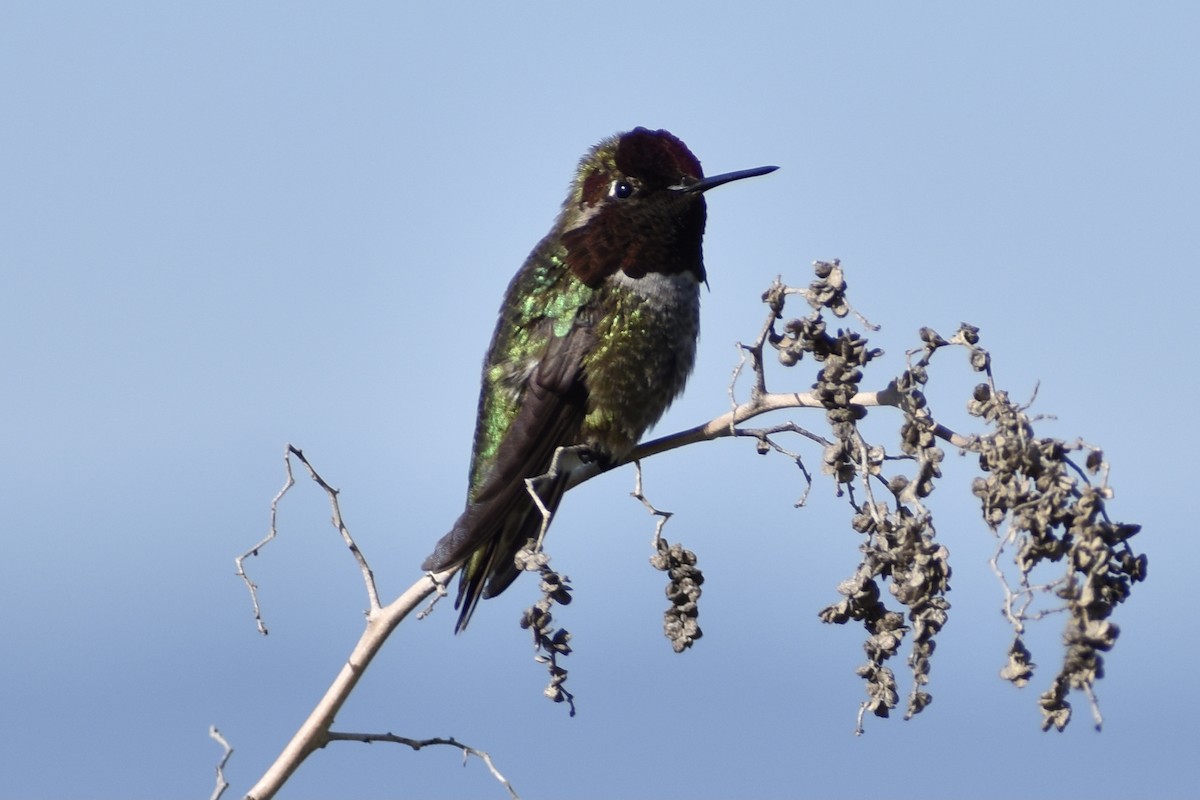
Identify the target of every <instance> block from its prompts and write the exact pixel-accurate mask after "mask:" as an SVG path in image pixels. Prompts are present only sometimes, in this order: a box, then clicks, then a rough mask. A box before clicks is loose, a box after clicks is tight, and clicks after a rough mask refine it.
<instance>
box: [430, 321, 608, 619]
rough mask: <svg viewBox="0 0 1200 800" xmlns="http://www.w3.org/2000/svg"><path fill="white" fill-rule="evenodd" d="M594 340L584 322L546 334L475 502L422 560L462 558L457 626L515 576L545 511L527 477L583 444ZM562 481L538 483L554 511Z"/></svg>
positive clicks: (438, 564)
mask: <svg viewBox="0 0 1200 800" xmlns="http://www.w3.org/2000/svg"><path fill="white" fill-rule="evenodd" d="M592 342H593V333H592V330H591V328H590V326H586V325H583V324H578V325H576V326H575V327H574V328H572V329H571V331H570V332H569V333H568V334H567V335H566V336H563V337H554V338H552V339H551V340H550V341H549V343H548V344H547V347H546V350H545V351H544V353H543V355H542V357H541V358H540V359H538V362H537V365H536V366H535V367H534V369H533V371H532V373H531V374H530V376H529V381H528V385H527V387H526V389H525V392H524V393H523V396H522V401H521V407H520V409H519V411H518V412H517V415H516V418H515V419H514V420H513V422H512V424H511V425H510V426H509V428H508V431H507V433H506V435H505V437H504V439H503V440H502V442H501V443H500V446H499V448H498V450H497V452H496V457H495V461H494V463H493V464H492V465H491V468H490V469H489V470H488V473H487V477H486V478H485V479H484V480H483V483H482V485H480V486H479V488H478V490H477V491H476V492H475V493H474V500H473V502H471V503H470V504H469V505H468V506H467V509H466V510H465V511H464V512H463V514H462V516H460V517H459V518H458V521H457V522H455V523H454V527H452V528H451V529H450V532H449V533H447V534H446V535H445V536H443V537H442V539H441V541H439V542H438V544H437V548H436V549H435V550H434V553H433V555H431V556H430V557H429V558H428V559H426V561H425V563H424V564H423V565H422V568H423V569H427V570H433V571H437V570H442V569H446V568H448V567H451V566H454V565H456V564H463V563H465V567H464V569H463V575H462V579H461V583H460V585H459V594H458V601H457V603H456V606H457V607H461V609H462V611H461V614H460V617H459V622H458V626H457V630H462V629H463V628H464V627H466V624H467V622H468V621H469V620H470V618H471V613H472V612H473V611H474V609H475V605H476V604H477V603H478V602H479V600H480V598H481V597H494V596H496V595H498V594H500V593H501V592H502V591H504V590H505V589H506V588H508V586H509V584H511V583H512V582H513V580H515V579H516V577H517V575H518V574H519V571H518V570H517V568H516V566H515V565H514V563H513V558H514V556H515V555H516V554H517V551H518V550H520V549H521V548H522V547H523V546H524V545H525V543H526V542H527V541H528V540H529V539H530V538H535V537H536V536H537V534H538V531H539V530H540V528H541V524H542V515H541V512H540V511H539V510H538V508H537V506H536V505H535V504H534V503H533V500H532V498H531V497H530V496H529V492H528V489H527V488H526V485H525V480H526V479H527V478H534V477H538V476H541V475H545V474H546V473H547V472H548V470H549V469H550V464H551V461H552V460H553V458H554V453H555V451H556V450H557V449H558V448H559V447H565V446H571V445H577V444H581V442H580V441H579V440H578V437H579V433H580V430H581V428H582V426H583V419H584V416H585V415H586V413H587V392H586V389H585V387H584V384H583V376H582V364H583V356H584V355H585V354H586V353H587V352H588V351H589V350H590V349H591V346H592ZM565 482H566V476H565V475H563V476H560V477H559V478H557V479H550V480H547V481H545V482H543V484H542V485H541V486H540V487H539V490H538V494H539V497H540V498H541V500H542V503H543V504H544V505H545V506H546V508H547V509H549V510H550V511H551V512H553V511H554V510H555V509H556V508H557V507H558V503H559V501H560V500H561V498H562V494H563V490H564V488H565Z"/></svg>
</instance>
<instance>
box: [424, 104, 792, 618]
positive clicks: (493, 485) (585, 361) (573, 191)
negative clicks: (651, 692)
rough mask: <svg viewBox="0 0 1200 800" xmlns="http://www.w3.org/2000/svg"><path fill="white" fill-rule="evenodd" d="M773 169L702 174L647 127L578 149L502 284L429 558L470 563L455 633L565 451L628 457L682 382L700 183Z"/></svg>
mask: <svg viewBox="0 0 1200 800" xmlns="http://www.w3.org/2000/svg"><path fill="white" fill-rule="evenodd" d="M775 169H777V168H776V167H773V166H771V167H757V168H754V169H747V170H740V171H738V172H727V173H724V174H721V175H715V176H713V177H709V178H706V177H704V172H703V170H702V169H701V168H700V162H699V161H698V160H697V159H696V157H695V156H694V155H692V152H691V151H690V150H689V149H688V148H687V145H685V144H684V143H683V142H682V141H680V140H679V139H678V138H676V137H675V136H673V135H672V134H671V133H669V132H667V131H665V130H657V131H654V130H648V129H646V128H635V129H634V130H632V131H629V132H627V133H622V134H618V135H616V136H612V137H609V138H607V139H604V140H603V141H601V142H600V143H598V144H597V145H595V146H594V147H593V148H592V149H591V150H589V151H588V152H587V154H586V155H584V157H583V158H582V159H581V160H580V162H579V166H578V168H577V169H576V171H575V177H574V180H572V182H571V186H570V191H569V193H568V195H567V199H566V201H565V202H564V203H563V206H562V211H561V212H560V213H559V215H558V218H557V220H556V221H555V223H554V226H553V227H552V228H551V230H550V233H549V234H548V235H547V236H546V237H545V238H544V239H542V240H541V241H540V242H539V243H538V244H537V246H536V247H534V249H533V252H532V253H530V254H529V257H528V258H527V259H526V260H525V263H524V264H523V265H522V266H521V269H520V270H519V271H518V272H517V274H516V275H515V276H514V277H513V279H512V282H511V283H510V284H509V286H508V290H507V291H506V292H505V296H504V302H503V305H502V306H501V307H500V313H499V320H498V321H497V323H496V330H495V333H494V334H493V335H492V342H491V346H490V347H489V348H488V352H487V356H486V357H485V359H484V362H483V381H482V388H481V390H480V394H479V411H478V418H477V421H476V425H475V442H474V451H473V454H472V458H471V465H470V471H469V476H468V478H469V480H468V491H467V504H466V509H465V510H464V511H463V513H462V515H461V516H460V517H459V518H458V520H457V521H456V522H455V523H454V527H452V528H451V529H450V531H449V532H448V533H447V534H446V535H445V536H443V537H442V539H441V540H440V541H439V542H438V544H437V546H436V549H435V550H434V552H433V554H432V555H430V556H429V558H427V559H426V560H425V562H424V564H423V565H422V569H425V570H428V571H433V572H436V571H441V570H444V569H449V568H451V567H456V566H461V568H462V569H461V577H460V579H459V589H458V598H457V601H456V602H455V608H458V609H460V614H459V618H458V623H457V625H456V626H455V632H459V631H462V630H463V629H464V628H466V626H467V623H468V622H469V621H470V619H471V615H472V614H473V613H474V611H475V607H476V605H477V604H478V603H479V600H480V599H481V598H485V597H495V596H496V595H498V594H500V593H501V592H503V591H504V590H505V589H506V588H508V586H509V585H510V584H511V583H512V582H513V580H515V579H516V577H517V575H519V574H520V570H519V569H518V567H517V566H516V564H515V563H514V557H515V556H516V555H517V553H518V551H519V550H521V548H523V547H524V546H525V545H526V544H527V543H528V542H530V541H531V540H534V539H536V538H537V537H538V536H539V533H540V532H541V531H542V524H543V514H542V509H540V508H538V504H537V503H535V502H534V499H533V497H532V496H531V495H530V493H529V492H530V489H529V487H530V486H533V487H534V490H535V491H536V492H537V495H538V500H539V501H540V503H541V505H542V506H543V507H544V508H545V509H546V511H548V512H549V513H550V514H551V515H552V514H553V513H554V511H555V510H556V509H557V508H558V505H559V501H560V500H561V499H562V495H563V492H564V491H565V490H566V488H567V486H568V483H569V478H570V469H569V468H566V469H560V468H558V466H559V458H558V454H560V453H561V452H565V450H564V448H566V449H570V450H572V451H574V452H576V453H578V454H579V458H578V459H576V460H575V461H574V463H575V464H576V465H578V464H580V463H586V462H598V463H599V464H601V465H606V464H614V463H618V462H619V461H620V460H622V459H624V458H625V457H627V456H628V455H629V453H631V452H632V451H633V448H634V447H635V446H636V445H637V443H638V440H639V439H640V438H641V436H642V434H643V433H644V432H645V431H646V429H647V428H649V427H650V426H651V425H653V424H654V423H655V422H657V421H658V419H659V417H661V416H662V414H663V412H665V411H666V410H667V407H668V406H669V405H670V404H671V402H672V401H673V400H674V399H675V398H676V397H677V396H678V395H679V393H680V392H682V391H683V386H684V383H685V382H686V381H687V378H688V375H689V374H690V373H691V371H692V366H693V364H694V363H695V360H696V339H697V336H698V335H699V332H700V284H702V283H704V284H707V280H706V274H705V271H704V257H703V252H702V247H701V240H702V239H703V236H704V224H705V219H706V214H707V212H706V207H705V202H704V193H705V192H706V191H708V190H709V189H712V188H714V187H716V186H720V185H722V184H724V183H729V182H730V181H735V180H740V179H742V178H749V177H753V176H755V175H764V174H766V173H768V172H773V171H774V170H775ZM568 460H569V459H564V463H565V461H568ZM530 479H533V482H532V483H527V481H528V480H530Z"/></svg>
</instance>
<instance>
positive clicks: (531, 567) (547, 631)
mask: <svg viewBox="0 0 1200 800" xmlns="http://www.w3.org/2000/svg"><path fill="white" fill-rule="evenodd" d="M515 561H516V564H517V566H518V567H520V568H521V569H523V570H526V571H529V572H537V573H538V575H539V576H540V577H541V579H542V582H541V592H542V597H541V599H540V600H538V601H537V602H536V603H534V604H533V605H532V606H530V607H529V608H527V609H525V611H523V612H522V613H521V627H522V628H525V629H527V630H529V631H531V632H532V633H533V650H534V652H535V653H537V655H535V656H534V660H535V661H537V662H538V663H539V664H545V665H546V670H547V671H548V672H549V673H550V683H548V684H547V685H546V689H545V692H544V694H545V695H546V697H548V698H550V699H551V700H553V701H554V702H556V703H562V702H564V701H565V702H566V703H567V705H568V706H570V708H571V716H572V717H573V716H575V695H573V694H571V692H569V691H568V690H567V687H566V686H565V685H564V684H565V683H566V682H567V670H566V668H565V667H563V666H562V665H560V664H559V663H558V657H559V656H568V655H570V654H571V633H570V631H568V630H567V629H566V628H558V629H557V630H556V629H555V628H554V614H553V613H552V612H551V609H552V608H553V607H554V604H555V603H557V604H559V605H561V606H565V605H568V604H569V603H570V602H571V582H570V579H568V578H567V577H566V576H565V575H560V574H558V573H557V572H555V571H554V570H552V569H550V557H549V556H547V555H546V554H545V553H544V552H542V551H541V550H540V549H538V548H537V544H536V542H534V541H530V542H529V543H528V544H527V545H526V546H525V547H524V548H523V549H522V550H520V551H519V552H518V553H517V555H516V559H515Z"/></svg>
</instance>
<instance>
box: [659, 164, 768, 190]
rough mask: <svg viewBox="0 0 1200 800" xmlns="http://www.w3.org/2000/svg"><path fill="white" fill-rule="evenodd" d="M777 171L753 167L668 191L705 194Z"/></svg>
mask: <svg viewBox="0 0 1200 800" xmlns="http://www.w3.org/2000/svg"><path fill="white" fill-rule="evenodd" d="M777 169H779V167H754V168H752V169H739V170H738V171H736V172H724V173H721V174H720V175H713V176H712V177H711V178H701V179H700V180H698V181H696V182H695V183H687V184H683V185H681V186H672V187H670V190H671V191H672V192H687V193H689V194H690V193H692V192H707V191H708V190H709V189H713V188H715V187H717V186H720V185H721V184H723V183H729V182H730V181H740V180H741V179H742V178H753V177H755V176H757V175H766V174H767V173H768V172H774V171H775V170H777Z"/></svg>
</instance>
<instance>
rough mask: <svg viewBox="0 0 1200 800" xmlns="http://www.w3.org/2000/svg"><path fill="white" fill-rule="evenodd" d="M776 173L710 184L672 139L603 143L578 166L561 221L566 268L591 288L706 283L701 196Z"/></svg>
mask: <svg viewBox="0 0 1200 800" xmlns="http://www.w3.org/2000/svg"><path fill="white" fill-rule="evenodd" d="M775 169H776V168H775V167H758V168H756V169H749V170H742V171H741V172H730V173H726V174H723V175H717V176H715V177H713V178H705V177H704V170H703V169H701V167H700V162H699V160H697V158H696V157H695V156H694V155H692V151H691V150H689V149H688V148H687V145H685V144H684V143H683V142H681V141H680V140H679V139H678V138H676V137H675V136H673V135H672V134H670V133H668V132H667V131H663V130H658V131H651V130H647V129H646V128H634V129H633V130H632V131H629V132H628V133H622V134H618V135H617V136H612V137H610V138H608V139H605V140H604V141H602V142H600V143H599V144H597V145H596V146H595V147H593V148H592V149H591V150H590V151H588V153H587V155H585V156H584V157H583V159H582V160H581V161H580V162H579V168H578V169H577V170H576V173H575V180H574V181H573V182H572V184H571V193H570V195H569V196H568V197H567V201H566V203H564V204H563V210H562V214H561V215H560V216H559V219H558V226H557V227H558V231H559V233H560V235H561V237H562V243H563V245H564V246H565V247H566V249H567V263H568V264H569V265H570V268H571V271H572V272H573V273H574V274H575V276H576V277H578V278H579V279H580V280H581V281H583V282H584V283H586V284H588V285H589V286H593V287H595V286H598V285H600V284H601V283H602V282H603V281H604V280H605V279H606V278H608V277H610V276H612V275H615V274H616V273H617V272H624V273H625V274H626V275H627V276H628V277H630V278H643V277H645V276H646V275H647V274H648V273H650V272H659V273H665V274H677V273H682V272H690V273H692V274H693V275H694V276H695V277H696V280H697V281H703V280H704V278H705V273H704V255H703V252H702V249H701V241H702V239H703V238H704V222H705V216H706V210H705V205H704V192H705V191H706V190H708V189H711V188H713V187H714V186H719V185H721V184H722V183H728V182H729V181H732V180H737V179H739V178H749V177H751V176H753V175H762V174H765V173H767V172H771V171H773V170H775Z"/></svg>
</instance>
